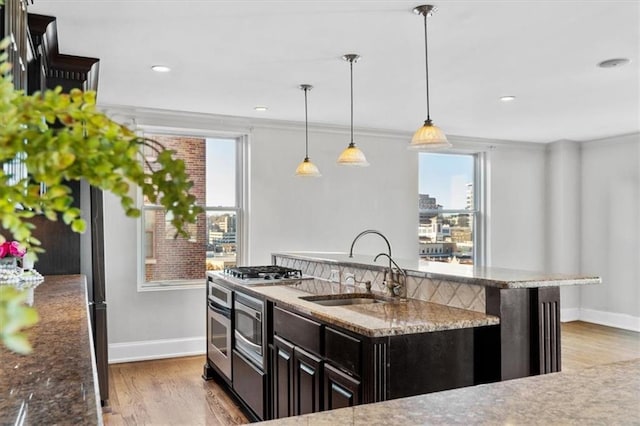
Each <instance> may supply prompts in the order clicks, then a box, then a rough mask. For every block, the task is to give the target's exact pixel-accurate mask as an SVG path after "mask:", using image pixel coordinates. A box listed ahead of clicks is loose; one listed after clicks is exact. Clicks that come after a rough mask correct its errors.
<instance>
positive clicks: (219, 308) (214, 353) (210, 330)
mask: <svg viewBox="0 0 640 426" xmlns="http://www.w3.org/2000/svg"><path fill="white" fill-rule="evenodd" d="M232 300H233V292H232V291H231V290H230V289H228V288H226V287H224V286H222V285H220V284H217V283H216V282H215V281H213V280H211V279H209V280H208V283H207V358H208V359H209V360H210V361H211V362H212V363H213V365H214V366H215V367H216V368H217V370H218V372H219V373H220V374H221V375H222V376H224V378H225V379H226V380H227V381H229V382H231V341H232V340H231V334H232V333H231V331H232V329H231V307H232V303H233V302H232Z"/></svg>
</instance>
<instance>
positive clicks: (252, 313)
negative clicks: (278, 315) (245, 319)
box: [233, 300, 262, 322]
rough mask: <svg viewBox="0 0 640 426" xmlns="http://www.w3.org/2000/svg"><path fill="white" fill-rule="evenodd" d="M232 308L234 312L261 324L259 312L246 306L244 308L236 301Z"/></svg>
mask: <svg viewBox="0 0 640 426" xmlns="http://www.w3.org/2000/svg"><path fill="white" fill-rule="evenodd" d="M233 307H234V308H235V310H236V311H240V312H244V313H245V314H247V315H249V316H250V317H251V318H253V319H255V320H258V321H260V322H262V314H261V312H260V311H257V310H255V309H252V308H250V307H248V306H245V305H244V304H242V303H238V301H237V300H236V303H235V304H234V305H233Z"/></svg>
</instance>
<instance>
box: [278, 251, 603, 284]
mask: <svg viewBox="0 0 640 426" xmlns="http://www.w3.org/2000/svg"><path fill="white" fill-rule="evenodd" d="M272 256H280V257H288V258H292V259H299V260H306V261H312V262H323V263H333V264H336V265H341V266H346V267H352V268H363V269H374V270H377V271H384V270H386V269H387V265H386V263H385V262H382V263H381V264H378V263H373V261H372V260H373V256H366V257H365V256H363V255H356V256H354V257H353V260H351V258H349V257H348V255H347V254H346V253H336V252H330V253H329V252H328V253H320V252H318V253H316V252H276V253H272ZM323 256H324V257H323ZM342 256H344V257H345V259H342V258H339V257H342ZM332 257H333V258H332ZM369 258H371V259H369ZM394 260H396V261H397V263H398V264H399V265H400V266H401V267H402V268H403V269H404V270H405V272H406V273H407V275H409V276H412V277H417V278H430V279H438V280H447V281H455V282H462V283H466V284H474V285H481V286H485V287H497V288H501V289H510V288H539V287H558V286H569V285H588V284H600V283H602V278H600V277H598V276H594V275H578V274H561V273H545V272H539V271H524V270H517V269H507V268H498V267H482V268H474V267H473V266H471V265H449V264H446V263H441V262H431V265H429V266H418V265H417V264H416V261H409V260H406V259H404V260H403V259H395V258H394Z"/></svg>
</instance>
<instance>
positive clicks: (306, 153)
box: [304, 87, 309, 160]
mask: <svg viewBox="0 0 640 426" xmlns="http://www.w3.org/2000/svg"><path fill="white" fill-rule="evenodd" d="M307 90H308V89H307V88H306V87H305V88H304V159H305V160H308V159H309V120H308V119H307Z"/></svg>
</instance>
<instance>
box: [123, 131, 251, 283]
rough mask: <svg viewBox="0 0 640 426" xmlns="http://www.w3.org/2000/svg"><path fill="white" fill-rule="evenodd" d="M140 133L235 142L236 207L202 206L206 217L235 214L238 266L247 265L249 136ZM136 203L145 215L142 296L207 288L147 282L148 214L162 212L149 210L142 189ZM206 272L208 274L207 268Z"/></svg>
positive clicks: (139, 261)
mask: <svg viewBox="0 0 640 426" xmlns="http://www.w3.org/2000/svg"><path fill="white" fill-rule="evenodd" d="M137 132H138V133H139V134H141V135H146V136H149V137H151V138H153V135H163V136H184V137H196V138H204V139H234V140H235V144H236V145H235V154H236V155H235V161H236V164H235V179H236V184H235V200H236V202H235V206H206V205H205V206H202V207H203V208H204V210H205V213H204V214H207V212H209V211H233V212H235V214H236V262H237V263H238V264H244V263H246V260H247V259H248V257H249V253H248V250H249V244H248V235H249V232H248V225H249V221H248V214H247V208H248V200H249V178H248V177H249V176H248V171H249V135H248V134H246V133H237V132H225V131H211V130H197V129H185V128H174V127H171V128H169V127H160V126H138V129H137ZM135 197H136V202H137V205H138V208H140V210H141V212H142V214H141V215H140V218H138V219H137V220H136V221H137V227H138V230H137V233H136V234H137V237H136V239H137V254H136V265H137V266H136V267H137V290H138V292H146V291H166V290H181V289H196V288H204V287H205V285H206V280H205V278H202V279H192V280H190V279H184V280H170V281H152V282H148V281H145V265H146V263H147V261H148V260H149V259H147V258H146V257H145V226H144V213H145V211H146V210H152V209H155V208H158V209H162V207H161V206H152V205H149V206H147V207H146V208H145V206H144V197H143V195H142V191H141V190H140V188H137V189H136V194H135ZM203 271H204V272H205V273H206V269H205V266H204V265H203Z"/></svg>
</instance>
